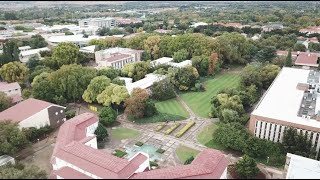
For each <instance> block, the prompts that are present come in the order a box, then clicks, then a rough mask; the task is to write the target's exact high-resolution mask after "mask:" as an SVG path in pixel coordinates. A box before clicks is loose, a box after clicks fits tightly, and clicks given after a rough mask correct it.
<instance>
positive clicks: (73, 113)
mask: <svg viewBox="0 0 320 180" xmlns="http://www.w3.org/2000/svg"><path fill="white" fill-rule="evenodd" d="M65 114H66V118H67V119H71V118H73V117H75V116H76V111H74V110H68V111H66V113H65Z"/></svg>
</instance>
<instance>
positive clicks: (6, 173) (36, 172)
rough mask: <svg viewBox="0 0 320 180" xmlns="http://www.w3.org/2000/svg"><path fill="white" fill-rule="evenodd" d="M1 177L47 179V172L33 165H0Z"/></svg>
mask: <svg viewBox="0 0 320 180" xmlns="http://www.w3.org/2000/svg"><path fill="white" fill-rule="evenodd" d="M0 177H1V178H3V179H47V173H46V171H44V170H41V169H40V168H39V167H38V166H35V165H27V166H25V165H22V164H20V163H19V164H16V165H5V166H1V167H0Z"/></svg>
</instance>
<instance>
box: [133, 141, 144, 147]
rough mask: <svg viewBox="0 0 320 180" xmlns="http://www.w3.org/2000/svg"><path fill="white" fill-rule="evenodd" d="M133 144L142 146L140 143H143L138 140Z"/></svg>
mask: <svg viewBox="0 0 320 180" xmlns="http://www.w3.org/2000/svg"><path fill="white" fill-rule="evenodd" d="M135 145H136V146H142V145H143V142H141V141H138V142H136V143H135Z"/></svg>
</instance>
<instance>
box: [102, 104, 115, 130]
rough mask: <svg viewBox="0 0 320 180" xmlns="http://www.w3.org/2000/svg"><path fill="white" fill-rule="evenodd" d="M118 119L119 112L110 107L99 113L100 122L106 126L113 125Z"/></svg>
mask: <svg viewBox="0 0 320 180" xmlns="http://www.w3.org/2000/svg"><path fill="white" fill-rule="evenodd" d="M116 118H117V112H116V111H115V110H113V109H112V108H111V107H110V106H107V107H103V108H102V109H101V110H100V112H99V122H100V123H101V124H103V125H104V126H110V125H112V124H113V123H114V122H115V121H116Z"/></svg>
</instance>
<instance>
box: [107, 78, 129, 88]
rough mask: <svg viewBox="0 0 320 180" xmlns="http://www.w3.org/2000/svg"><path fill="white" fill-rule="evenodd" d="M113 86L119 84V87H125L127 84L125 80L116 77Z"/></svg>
mask: <svg viewBox="0 0 320 180" xmlns="http://www.w3.org/2000/svg"><path fill="white" fill-rule="evenodd" d="M111 82H112V84H117V85H119V86H125V85H126V82H125V80H121V79H120V78H119V77H116V78H114V79H112V81H111Z"/></svg>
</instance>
